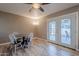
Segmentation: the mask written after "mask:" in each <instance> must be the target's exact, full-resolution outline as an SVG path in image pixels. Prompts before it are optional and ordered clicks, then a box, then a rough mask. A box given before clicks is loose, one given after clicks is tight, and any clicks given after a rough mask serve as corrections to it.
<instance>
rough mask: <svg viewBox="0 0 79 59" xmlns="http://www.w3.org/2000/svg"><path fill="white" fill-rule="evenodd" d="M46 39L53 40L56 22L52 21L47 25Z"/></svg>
mask: <svg viewBox="0 0 79 59" xmlns="http://www.w3.org/2000/svg"><path fill="white" fill-rule="evenodd" d="M48 32H49V34H48V39H50V40H55V33H56V22H55V21H52V22H50V23H49V25H48Z"/></svg>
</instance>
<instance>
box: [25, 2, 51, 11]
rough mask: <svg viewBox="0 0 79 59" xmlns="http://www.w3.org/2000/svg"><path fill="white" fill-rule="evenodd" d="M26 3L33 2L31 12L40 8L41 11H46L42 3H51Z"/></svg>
mask: <svg viewBox="0 0 79 59" xmlns="http://www.w3.org/2000/svg"><path fill="white" fill-rule="evenodd" d="M24 4H31V5H32V7H31V9H29V12H31V11H32V10H33V9H38V10H40V11H41V12H44V11H45V10H44V9H43V8H42V5H47V4H50V3H24Z"/></svg>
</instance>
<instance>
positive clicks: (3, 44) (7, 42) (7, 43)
mask: <svg viewBox="0 0 79 59" xmlns="http://www.w3.org/2000/svg"><path fill="white" fill-rule="evenodd" d="M6 44H10V42H7V43H1V44H0V45H6Z"/></svg>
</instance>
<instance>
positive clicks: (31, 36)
mask: <svg viewBox="0 0 79 59" xmlns="http://www.w3.org/2000/svg"><path fill="white" fill-rule="evenodd" d="M28 38H30V41H32V39H33V33H30V34H29V35H28Z"/></svg>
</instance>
